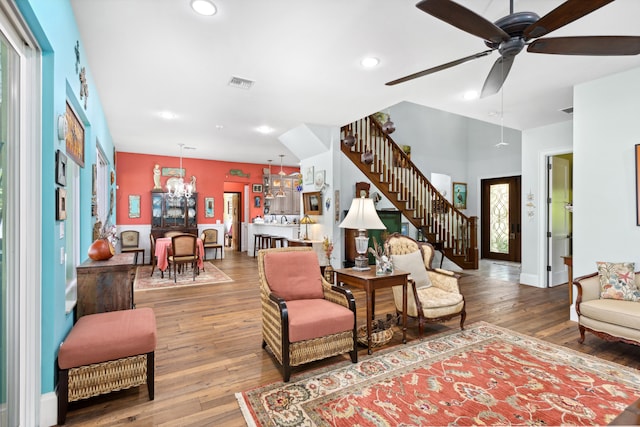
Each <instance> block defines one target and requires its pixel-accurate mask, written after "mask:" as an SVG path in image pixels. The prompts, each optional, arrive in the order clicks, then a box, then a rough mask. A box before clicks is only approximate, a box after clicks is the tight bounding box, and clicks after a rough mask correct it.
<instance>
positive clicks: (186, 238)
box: [167, 234, 198, 283]
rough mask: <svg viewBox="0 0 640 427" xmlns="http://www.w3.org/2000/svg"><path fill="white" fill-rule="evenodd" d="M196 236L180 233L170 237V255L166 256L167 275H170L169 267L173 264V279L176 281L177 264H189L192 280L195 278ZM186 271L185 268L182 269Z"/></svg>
mask: <svg viewBox="0 0 640 427" xmlns="http://www.w3.org/2000/svg"><path fill="white" fill-rule="evenodd" d="M197 239H198V238H197V237H196V236H194V235H193V234H180V235H178V236H173V237H172V238H171V255H169V256H168V257H167V261H168V262H169V277H171V267H172V266H173V281H174V283H176V282H177V275H178V270H177V266H178V265H180V266H181V267H183V266H184V267H186V266H187V265H188V264H191V269H192V270H193V280H196V272H197V268H198V265H197V263H198V252H197ZM184 271H185V272H186V271H187V270H186V268H185V269H184Z"/></svg>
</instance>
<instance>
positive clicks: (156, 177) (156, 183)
mask: <svg viewBox="0 0 640 427" xmlns="http://www.w3.org/2000/svg"><path fill="white" fill-rule="evenodd" d="M153 189H154V190H162V187H161V186H160V165H159V164H157V163H156V165H155V166H154V167H153Z"/></svg>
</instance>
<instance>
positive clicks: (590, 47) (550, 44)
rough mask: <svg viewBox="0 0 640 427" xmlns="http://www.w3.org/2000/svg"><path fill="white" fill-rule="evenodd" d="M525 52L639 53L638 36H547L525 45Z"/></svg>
mask: <svg viewBox="0 0 640 427" xmlns="http://www.w3.org/2000/svg"><path fill="white" fill-rule="evenodd" d="M527 52H533V53H551V54H558V55H591V56H617V55H638V54H640V37H637V36H584V37H549V38H544V39H538V40H536V41H534V42H533V43H531V44H530V45H529V46H528V47H527Z"/></svg>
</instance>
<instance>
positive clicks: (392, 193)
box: [340, 116, 478, 269]
mask: <svg viewBox="0 0 640 427" xmlns="http://www.w3.org/2000/svg"><path fill="white" fill-rule="evenodd" d="M340 133H341V141H343V142H342V143H341V150H342V152H343V153H344V154H345V155H346V156H347V157H349V158H350V159H351V161H352V162H353V163H354V164H355V165H356V166H357V167H358V168H359V169H360V170H361V171H362V172H363V173H364V174H365V175H366V176H367V177H368V178H369V179H370V180H371V182H372V183H373V184H374V185H375V186H376V187H377V188H378V189H379V190H380V191H381V192H382V193H383V194H384V195H385V196H386V197H387V198H388V199H389V200H390V201H391V202H392V203H393V205H394V206H395V207H396V208H397V209H399V210H400V211H402V213H403V214H404V216H405V217H406V218H407V219H408V220H409V221H410V222H411V223H412V224H413V225H414V227H416V228H418V229H420V230H421V231H422V232H423V234H424V236H425V238H426V239H427V240H428V241H430V242H433V243H435V242H437V243H440V244H441V246H442V247H443V250H444V251H445V253H446V254H447V257H448V258H450V259H451V260H452V261H454V262H455V263H456V264H458V265H459V266H461V267H462V268H476V269H477V268H478V248H477V217H475V216H473V217H467V216H466V215H464V214H463V213H462V212H460V211H459V210H458V209H456V208H455V207H454V206H453V205H452V204H451V203H449V201H448V200H447V199H446V198H445V197H444V196H443V195H442V194H441V193H440V192H439V191H438V190H437V189H436V188H435V187H434V186H433V184H431V182H430V181H429V180H428V179H427V178H426V177H425V176H424V175H423V174H422V172H420V170H419V169H418V168H417V167H416V165H415V164H414V163H413V162H412V161H411V158H410V156H409V155H407V153H405V152H404V150H402V148H401V147H400V146H399V145H398V144H397V143H396V142H395V141H394V140H393V139H392V138H391V137H390V136H389V135H388V134H387V133H386V132H384V130H383V126H382V125H381V124H380V123H379V122H378V121H377V120H376V118H375V117H374V116H368V117H364V118H362V119H359V120H356V121H355V122H353V123H349V124H347V125H345V126H343V127H342V128H341V130H340ZM351 136H353V138H352V141H353V144H347V143H344V141H347V142H348V141H350V139H348V138H347V137H351Z"/></svg>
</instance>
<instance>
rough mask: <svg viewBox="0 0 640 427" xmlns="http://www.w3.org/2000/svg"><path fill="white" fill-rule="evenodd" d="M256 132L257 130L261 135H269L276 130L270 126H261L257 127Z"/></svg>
mask: <svg viewBox="0 0 640 427" xmlns="http://www.w3.org/2000/svg"><path fill="white" fill-rule="evenodd" d="M256 130H257V131H258V132H260V133H264V134H265V135H266V134H268V133H271V132H273V130H274V129H273V128H271V127H269V126H266V125H263V126H259V127H257V128H256Z"/></svg>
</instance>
